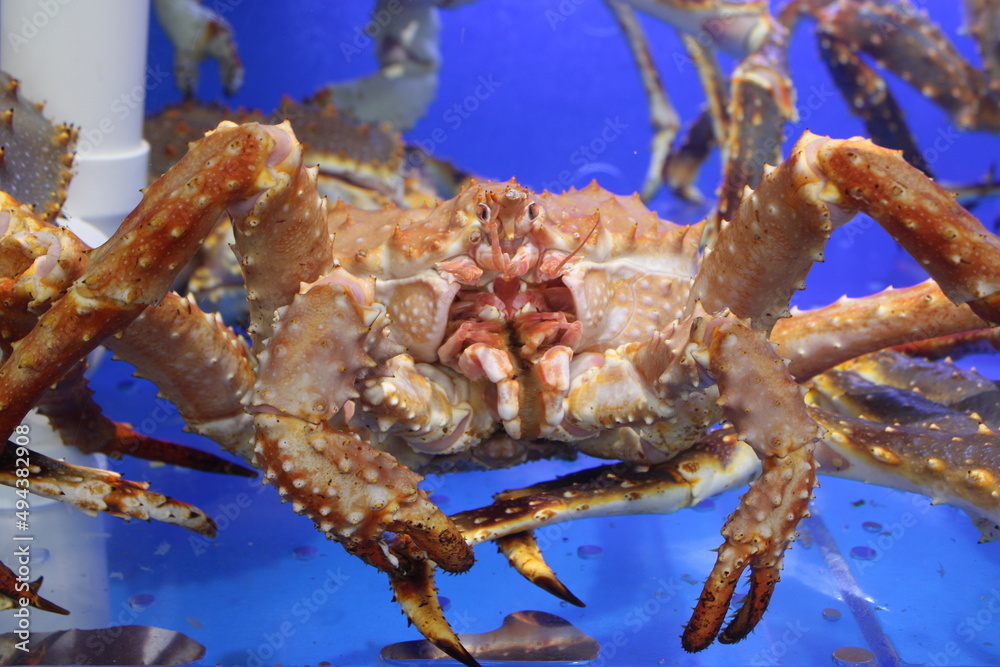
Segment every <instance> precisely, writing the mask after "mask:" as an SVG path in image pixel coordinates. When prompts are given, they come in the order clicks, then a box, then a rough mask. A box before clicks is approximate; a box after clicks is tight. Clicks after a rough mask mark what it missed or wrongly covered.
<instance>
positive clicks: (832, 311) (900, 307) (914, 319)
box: [771, 280, 988, 381]
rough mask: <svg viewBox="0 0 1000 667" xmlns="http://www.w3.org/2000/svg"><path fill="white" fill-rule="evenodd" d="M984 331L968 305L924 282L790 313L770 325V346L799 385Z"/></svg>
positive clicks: (929, 281) (936, 286) (978, 318)
mask: <svg viewBox="0 0 1000 667" xmlns="http://www.w3.org/2000/svg"><path fill="white" fill-rule="evenodd" d="M862 324H863V326H862ZM987 326H988V325H987V323H986V322H985V321H984V320H983V319H982V318H980V317H979V316H978V315H976V314H975V313H974V312H972V309H971V308H970V307H969V306H968V305H966V304H962V305H955V304H954V303H952V302H951V301H949V300H948V297H947V296H945V294H944V292H942V291H941V288H940V287H938V285H937V283H935V282H934V281H933V280H927V281H924V282H923V283H920V284H919V285H914V286H912V287H904V288H901V289H893V288H889V289H886V290H883V291H881V292H879V293H878V294H873V295H871V296H866V297H860V298H855V299H851V298H847V297H842V298H841V299H838V300H837V301H836V302H835V303H832V304H830V305H829V306H824V307H822V308H816V309H814V310H805V311H802V310H796V309H793V310H792V316H791V317H787V318H785V319H781V320H778V321H777V322H776V323H775V325H774V330H773V331H772V332H771V341H772V342H773V343H775V344H776V345H777V346H778V354H780V355H781V356H782V357H784V358H785V359H788V360H789V369H790V370H791V372H792V375H794V376H795V377H796V378H797V379H798V380H800V381H802V380H806V379H808V378H810V377H812V376H814V375H816V374H817V373H821V372H823V371H825V370H827V369H829V368H832V367H833V366H836V365H837V364H840V363H842V362H844V361H847V360H848V359H853V358H854V357H858V356H860V355H862V354H864V353H866V352H869V351H871V350H873V349H881V348H883V347H891V346H894V345H900V344H904V343H909V342H910V341H913V340H914V339H918V338H927V339H936V338H938V337H940V336H945V335H950V334H960V333H964V332H968V331H974V330H979V329H982V328H984V327H987Z"/></svg>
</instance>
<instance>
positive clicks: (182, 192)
mask: <svg viewBox="0 0 1000 667" xmlns="http://www.w3.org/2000/svg"><path fill="white" fill-rule="evenodd" d="M293 141H294V138H293V137H292V135H291V133H290V131H288V130H286V129H284V128H268V127H265V126H261V125H257V124H248V125H244V126H239V127H237V126H235V125H232V124H228V125H225V124H224V125H221V126H220V127H219V129H217V130H215V131H214V132H212V133H210V134H209V135H207V136H206V137H205V138H204V139H201V140H200V141H198V142H197V143H195V144H194V145H193V146H192V148H191V150H190V151H189V152H188V154H187V155H186V156H185V157H184V158H183V159H182V160H181V161H180V162H178V163H177V165H175V166H174V167H173V168H172V169H171V170H170V171H169V172H167V174H165V175H164V176H163V178H161V179H160V180H158V181H157V182H156V183H154V184H153V185H152V186H150V187H149V188H148V189H147V190H146V194H145V197H144V198H143V201H142V202H141V203H140V204H139V206H138V207H137V208H136V210H135V211H133V212H132V213H131V214H130V215H129V216H128V217H127V218H126V219H125V220H124V222H123V223H122V225H121V227H119V229H118V231H117V232H116V233H115V234H114V235H113V236H112V237H111V239H109V240H108V241H107V242H106V243H105V244H104V245H102V246H101V247H100V248H97V249H96V250H94V251H93V253H92V254H91V256H90V263H89V265H88V266H87V269H86V271H85V273H84V274H83V276H82V277H81V278H80V279H79V280H78V281H77V282H76V283H74V284H73V285H72V287H70V289H69V290H68V291H67V292H66V294H65V295H63V296H62V297H61V298H60V299H59V300H58V301H56V302H55V304H54V305H53V306H52V308H50V309H49V311H48V312H46V313H45V314H44V315H43V316H42V317H41V318H39V320H38V323H37V324H36V325H35V327H34V328H33V329H32V330H31V332H30V333H29V334H28V335H27V336H26V337H25V338H23V339H22V340H21V341H20V343H19V344H18V345H17V347H16V348H15V349H14V351H13V353H12V354H10V355H9V356H8V357H7V358H5V359H4V363H3V365H2V366H0V438H2V439H6V437H8V436H9V435H10V434H11V433H12V432H13V430H14V427H15V426H17V424H19V423H20V422H21V420H22V419H23V418H24V415H25V414H26V413H27V412H28V410H29V409H31V407H32V406H34V405H35V403H36V402H37V401H38V399H39V398H40V397H41V395H42V394H43V393H44V392H45V391H46V390H47V389H48V388H49V387H50V386H51V385H52V384H53V383H54V382H56V381H57V380H58V379H59V378H60V377H62V376H63V375H64V374H65V372H66V371H67V370H68V369H69V368H70V367H72V365H73V364H75V363H76V362H77V361H79V360H80V359H82V358H83V357H84V356H86V355H87V354H88V353H89V352H90V351H91V350H93V349H94V348H95V347H97V346H98V345H99V344H100V343H101V342H102V341H103V340H104V339H105V338H107V337H108V336H110V335H112V334H115V333H117V332H118V331H120V330H121V329H123V328H124V327H126V326H127V325H128V324H129V323H130V322H132V321H133V320H135V318H136V317H138V316H139V315H140V314H141V313H142V311H143V310H145V309H146V308H147V307H149V306H150V305H152V304H155V303H157V302H159V301H160V300H161V299H162V298H163V297H164V295H165V294H166V293H167V291H168V290H169V289H170V285H171V283H172V282H173V280H174V277H175V276H176V275H177V273H178V272H179V271H180V269H181V267H182V266H183V265H184V264H185V263H186V262H187V260H188V259H190V257H191V256H192V255H193V254H194V252H195V250H196V249H197V248H198V245H199V244H200V243H201V240H202V239H203V238H204V237H205V235H207V234H208V232H209V231H210V230H211V228H212V227H213V226H214V225H215V223H216V221H217V220H218V218H219V216H220V215H221V214H222V212H223V211H224V210H225V209H226V208H227V207H228V206H230V205H233V204H235V203H237V202H241V201H246V200H248V199H251V198H253V197H255V196H256V195H258V194H260V193H261V192H262V191H263V190H266V189H267V187H269V186H270V185H271V184H272V183H273V182H274V178H275V177H274V175H273V172H272V169H271V166H272V165H274V164H275V163H277V162H279V161H280V160H281V159H282V158H283V157H284V155H285V154H286V153H287V152H288V150H289V148H290V147H291V145H292V142H293ZM0 441H2V440H0Z"/></svg>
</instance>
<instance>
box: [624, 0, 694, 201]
mask: <svg viewBox="0 0 1000 667" xmlns="http://www.w3.org/2000/svg"><path fill="white" fill-rule="evenodd" d="M607 5H608V8H609V9H610V10H611V13H612V14H614V16H615V20H616V21H617V22H618V26H619V27H620V28H621V29H622V32H623V33H624V35H625V40H626V41H627V42H628V45H629V48H630V49H631V50H632V56H633V57H634V58H635V59H636V63H637V64H638V66H639V73H640V75H641V76H642V85H643V88H645V91H646V101H647V102H648V104H649V116H650V122H651V123H652V125H653V145H652V148H651V150H650V156H649V168H648V169H647V171H646V180H645V181H644V182H643V185H642V198H643V200H646V201H648V200H650V199H652V197H653V195H655V194H656V191H657V190H659V188H660V185H661V184H662V182H663V177H662V173H663V166H664V163H665V162H666V159H667V154H668V153H669V152H670V144H672V143H673V141H674V137H675V136H677V129H678V128H679V127H680V118H679V117H678V115H677V111H676V110H675V109H674V105H673V103H672V102H671V101H670V98H669V97H667V91H666V89H665V88H664V87H663V82H662V81H660V74H659V72H658V71H657V69H656V65H655V64H654V63H653V57H652V54H651V53H650V51H649V43H648V42H647V41H646V36H645V35H644V34H643V32H642V28H641V27H640V26H639V22H638V21H637V20H636V18H635V14H634V13H633V11H632V8H631V7H628V6H627V5H626V4H625V3H623V2H620V1H619V0H608V2H607Z"/></svg>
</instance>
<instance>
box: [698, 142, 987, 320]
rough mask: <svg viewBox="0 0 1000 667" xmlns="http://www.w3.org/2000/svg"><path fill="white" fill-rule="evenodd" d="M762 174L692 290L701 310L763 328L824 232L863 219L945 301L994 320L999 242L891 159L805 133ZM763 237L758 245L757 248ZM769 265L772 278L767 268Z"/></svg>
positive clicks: (818, 250) (797, 282)
mask: <svg viewBox="0 0 1000 667" xmlns="http://www.w3.org/2000/svg"><path fill="white" fill-rule="evenodd" d="M765 172H766V173H765V177H764V179H763V181H762V183H761V185H760V187H759V188H758V189H757V190H755V191H754V192H753V193H752V194H749V195H748V196H747V197H746V198H745V199H744V200H743V202H742V204H741V205H740V210H739V212H738V213H737V215H736V217H735V218H734V219H733V221H732V222H731V223H730V224H728V225H726V226H725V227H724V229H723V232H722V234H723V235H722V237H720V241H719V243H717V244H716V246H715V248H714V249H713V251H712V253H711V254H710V255H708V257H707V258H706V259H705V262H704V264H703V266H702V270H701V271H700V273H699V275H698V278H697V279H696V280H695V284H694V286H693V287H692V293H693V295H694V296H695V298H697V299H699V300H700V301H701V303H702V305H703V306H704V307H705V309H706V310H708V311H710V312H712V311H713V310H714V311H717V310H721V308H723V306H726V307H729V308H731V309H732V310H733V312H734V313H735V314H736V315H738V316H741V317H750V318H752V323H753V326H754V328H759V329H763V330H770V329H771V328H772V327H773V326H774V324H775V322H776V321H777V320H778V319H779V318H781V317H784V316H785V315H787V314H788V310H787V308H788V303H789V301H790V299H791V295H792V293H793V291H794V290H796V289H801V288H802V286H803V284H804V280H805V276H806V274H807V273H808V271H809V269H810V268H811V267H812V264H813V262H815V261H817V260H818V259H821V258H822V256H823V247H824V245H825V243H826V240H827V239H828V238H829V235H830V232H831V231H832V229H833V227H834V226H835V225H840V224H843V223H845V222H846V221H847V220H849V219H850V218H851V217H852V216H853V214H854V213H855V212H857V211H864V212H866V213H868V214H869V215H871V216H872V217H873V218H875V220H876V221H878V222H879V224H881V225H882V227H883V228H885V229H886V231H888V232H889V234H891V235H892V236H893V238H895V239H896V241H897V242H899V243H900V245H902V246H903V247H904V248H905V249H906V250H907V251H908V252H909V253H910V254H911V255H912V256H913V257H914V258H915V259H916V260H917V261H918V262H920V263H921V264H922V265H923V266H924V268H925V269H926V270H927V272H928V273H930V274H931V276H932V277H933V278H934V279H935V280H936V281H937V282H938V284H939V285H940V286H941V290H942V291H943V292H944V293H945V294H946V295H947V296H948V298H949V299H951V300H952V301H953V302H955V303H968V304H969V306H970V307H971V308H972V310H973V311H974V312H975V313H976V314H977V315H979V316H980V317H982V318H984V319H987V320H990V321H996V320H998V319H1000V310H998V305H997V304H996V303H995V302H996V301H997V300H998V297H997V293H998V290H1000V240H998V239H997V237H996V236H994V235H993V234H991V233H990V232H989V231H988V230H987V229H986V228H985V227H983V225H982V223H980V222H979V221H978V220H976V219H975V218H974V217H973V216H972V215H971V214H970V213H968V211H966V210H965V209H963V208H962V207H961V206H959V205H958V204H956V203H955V200H954V197H953V196H952V195H951V194H950V193H948V192H947V191H945V190H944V189H942V188H941V187H939V186H937V185H936V184H934V183H933V182H931V181H930V180H928V179H927V177H926V176H924V174H923V173H921V172H920V171H919V170H917V169H915V168H914V167H912V166H910V165H908V164H907V163H906V162H905V161H904V160H903V159H902V158H901V157H900V155H899V154H898V153H896V152H893V151H890V150H888V149H884V148H880V147H878V146H876V145H874V144H872V143H871V142H870V141H866V140H833V139H828V138H822V137H817V136H816V135H814V134H812V133H809V132H806V133H805V134H803V136H802V138H801V139H800V140H799V141H798V143H796V145H795V148H794V149H793V151H792V155H791V157H790V158H789V159H788V160H786V161H785V162H784V163H782V165H781V166H779V167H777V168H769V169H766V170H765ZM887 180H888V182H887ZM765 236H766V237H767V239H768V242H767V243H762V242H760V239H761V238H763V237H765ZM774 266H781V267H782V271H780V272H778V271H773V270H768V269H769V267H774ZM723 302H725V303H723Z"/></svg>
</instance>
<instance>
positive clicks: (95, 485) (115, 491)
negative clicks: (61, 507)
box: [0, 443, 215, 537]
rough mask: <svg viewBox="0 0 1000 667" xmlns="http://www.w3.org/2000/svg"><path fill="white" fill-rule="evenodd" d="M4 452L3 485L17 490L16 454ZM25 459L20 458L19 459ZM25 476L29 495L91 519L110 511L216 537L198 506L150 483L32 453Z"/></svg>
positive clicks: (0, 461)
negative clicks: (81, 513) (67, 507)
mask: <svg viewBox="0 0 1000 667" xmlns="http://www.w3.org/2000/svg"><path fill="white" fill-rule="evenodd" d="M18 449H19V448H17V447H13V446H11V445H10V444H9V443H8V446H7V447H6V448H4V450H3V451H0V484H5V485H7V486H10V487H14V486H17V483H16V480H17V476H16V475H15V471H17V470H18V466H17V465H15V461H14V459H15V453H16V451H17V450H18ZM18 458H22V457H18ZM27 459H28V472H29V475H28V477H27V479H28V482H29V484H30V488H31V492H32V493H35V494H38V495H40V496H46V497H49V498H53V499H55V500H58V501H59V502H61V503H65V504H67V505H71V506H73V507H75V508H77V509H79V510H82V511H83V512H86V513H87V514H90V515H94V514H96V513H97V512H106V513H108V514H111V515H113V516H117V517H119V518H122V519H126V520H128V519H142V520H144V521H150V520H153V521H160V522H163V523H172V524H176V525H178V526H181V527H183V528H187V529H188V530H193V531H195V532H196V533H201V534H202V535H207V536H209V537H214V536H215V522H214V521H212V519H211V518H209V516H208V515H206V514H205V513H204V512H202V511H201V510H200V509H198V508H197V507H194V506H192V505H188V504H187V503H183V502H180V501H178V500H174V499H173V498H170V497H168V496H164V495H162V494H160V493H155V492H152V491H148V490H147V489H148V488H149V484H147V483H145V482H131V481H129V480H125V479H122V478H121V475H119V474H118V473H114V472H109V471H107V470H100V469H97V468H88V467H85V466H77V465H70V464H68V463H63V462H62V461H57V460H55V459H51V458H49V457H47V456H44V455H42V454H38V453H37V452H32V451H30V450H28V454H27Z"/></svg>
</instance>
